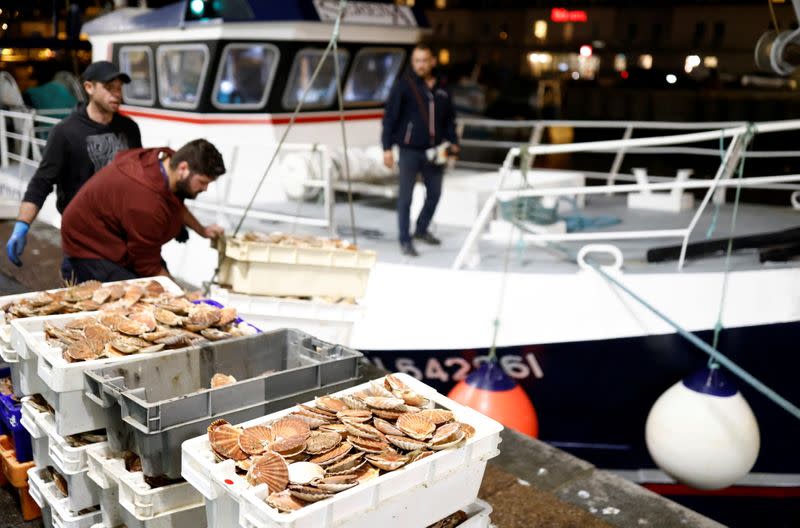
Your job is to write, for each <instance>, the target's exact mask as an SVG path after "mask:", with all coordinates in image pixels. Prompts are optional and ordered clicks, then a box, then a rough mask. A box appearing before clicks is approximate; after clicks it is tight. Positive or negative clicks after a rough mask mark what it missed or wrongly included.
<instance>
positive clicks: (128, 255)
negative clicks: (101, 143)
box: [61, 139, 225, 282]
mask: <svg viewBox="0 0 800 528" xmlns="http://www.w3.org/2000/svg"><path fill="white" fill-rule="evenodd" d="M224 173H225V165H224V163H223V161H222V156H221V155H220V153H219V151H218V150H217V149H216V148H215V147H214V145H212V144H211V143H209V142H208V141H206V140H205V139H195V140H194V141H190V142H189V143H187V144H186V145H184V146H183V147H181V148H180V149H179V150H178V151H177V152H175V151H173V150H171V149H169V148H166V147H162V148H149V149H133V150H129V151H127V152H124V153H121V154H119V155H117V157H116V158H114V161H112V162H111V163H110V164H109V165H106V167H105V168H103V169H102V170H101V171H100V172H98V173H97V174H95V175H94V176H93V177H92V178H91V179H90V180H89V181H88V182H87V183H86V184H85V185H84V186H83V187H82V188H81V190H80V191H78V194H77V195H76V196H75V198H73V199H72V201H71V202H70V203H69V205H68V206H67V208H66V210H65V211H64V215H63V217H62V219H61V245H62V248H63V250H64V253H65V254H66V255H68V257H69V260H70V263H71V264H72V266H73V269H74V271H75V278H76V279H77V280H78V282H83V281H86V280H92V279H94V280H99V281H101V282H109V281H117V280H126V279H131V278H135V277H149V276H153V275H169V273H168V272H167V269H166V267H165V265H164V261H163V260H162V259H161V246H163V245H164V244H166V243H167V242H169V241H170V240H172V239H173V238H175V236H176V235H177V234H178V232H179V231H180V230H181V226H182V225H183V218H184V216H183V214H184V209H185V207H186V206H185V205H184V204H183V200H184V199H186V198H189V199H192V198H195V197H196V196H197V195H198V194H200V193H201V192H203V191H205V190H206V189H207V188H208V184H209V183H211V182H212V181H214V180H216V179H217V178H218V177H219V176H220V175H222V174H224ZM202 229H203V231H204V232H205V234H206V236H207V237H209V238H216V237H217V236H219V235H221V234H222V232H223V231H222V228H221V227H219V226H216V225H212V226H208V227H205V228H202Z"/></svg>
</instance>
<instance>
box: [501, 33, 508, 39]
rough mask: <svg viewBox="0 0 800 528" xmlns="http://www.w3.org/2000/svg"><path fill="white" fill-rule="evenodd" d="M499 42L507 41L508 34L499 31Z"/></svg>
mask: <svg viewBox="0 0 800 528" xmlns="http://www.w3.org/2000/svg"><path fill="white" fill-rule="evenodd" d="M500 40H508V33H506V32H505V31H501V32H500Z"/></svg>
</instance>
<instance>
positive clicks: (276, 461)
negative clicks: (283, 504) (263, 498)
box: [247, 452, 289, 493]
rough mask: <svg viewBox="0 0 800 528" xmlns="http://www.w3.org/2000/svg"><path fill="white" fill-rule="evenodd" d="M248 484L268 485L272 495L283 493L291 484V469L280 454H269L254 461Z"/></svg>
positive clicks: (248, 471) (248, 475)
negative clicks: (278, 492)
mask: <svg viewBox="0 0 800 528" xmlns="http://www.w3.org/2000/svg"><path fill="white" fill-rule="evenodd" d="M247 482H249V483H250V484H251V485H253V486H257V485H259V484H266V485H267V488H269V491H270V492H271V493H274V492H277V491H283V490H285V489H286V485H287V484H289V468H288V466H287V465H286V462H284V460H283V458H281V456H280V455H279V454H277V453H269V452H268V453H266V454H264V455H260V456H257V457H255V458H254V459H253V465H252V466H250V469H249V470H247Z"/></svg>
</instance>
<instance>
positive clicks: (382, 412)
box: [372, 409, 406, 421]
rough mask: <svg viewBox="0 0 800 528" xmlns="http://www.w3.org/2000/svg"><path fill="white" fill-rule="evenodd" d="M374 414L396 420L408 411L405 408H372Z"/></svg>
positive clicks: (385, 418)
mask: <svg viewBox="0 0 800 528" xmlns="http://www.w3.org/2000/svg"><path fill="white" fill-rule="evenodd" d="M372 414H374V415H375V416H377V417H379V418H383V419H384V420H391V421H394V420H397V419H398V418H400V417H401V416H403V415H404V414H406V411H405V410H403V411H388V410H386V409H372Z"/></svg>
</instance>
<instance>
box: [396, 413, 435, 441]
mask: <svg viewBox="0 0 800 528" xmlns="http://www.w3.org/2000/svg"><path fill="white" fill-rule="evenodd" d="M397 428H398V429H400V430H401V431H403V432H404V433H405V434H407V435H408V436H410V437H411V438H414V439H415V440H426V439H428V438H430V437H431V435H433V432H434V431H435V430H436V425H434V423H433V422H432V421H430V420H429V419H427V418H426V417H424V416H420V413H415V414H404V415H402V416H400V417H399V418H398V419H397Z"/></svg>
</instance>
